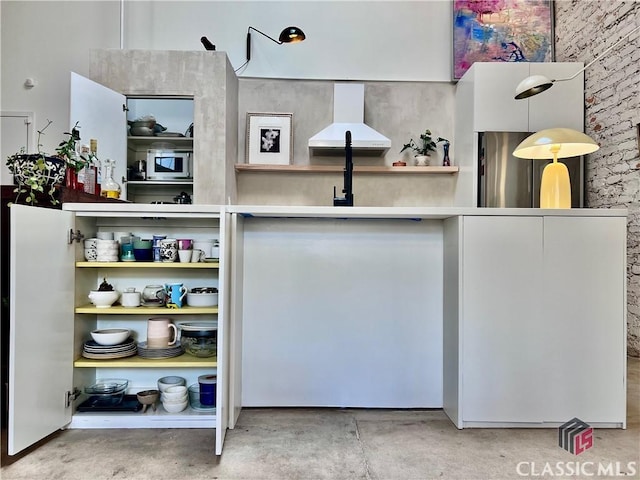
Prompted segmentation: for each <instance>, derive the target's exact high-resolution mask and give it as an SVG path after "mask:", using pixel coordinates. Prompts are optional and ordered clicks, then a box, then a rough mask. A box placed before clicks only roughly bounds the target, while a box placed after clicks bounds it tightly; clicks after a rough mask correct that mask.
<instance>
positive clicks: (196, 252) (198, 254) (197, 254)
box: [191, 248, 204, 263]
mask: <svg viewBox="0 0 640 480" xmlns="http://www.w3.org/2000/svg"><path fill="white" fill-rule="evenodd" d="M203 253H204V252H203V251H202V250H200V249H199V248H194V249H193V250H191V262H192V263H197V262H199V261H200V258H204V255H203Z"/></svg>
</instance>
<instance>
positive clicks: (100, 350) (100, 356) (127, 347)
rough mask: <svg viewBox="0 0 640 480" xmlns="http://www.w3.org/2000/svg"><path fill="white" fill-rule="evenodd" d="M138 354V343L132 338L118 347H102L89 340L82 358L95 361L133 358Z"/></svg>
mask: <svg viewBox="0 0 640 480" xmlns="http://www.w3.org/2000/svg"><path fill="white" fill-rule="evenodd" d="M137 352H138V347H137V346H136V341H135V340H134V339H133V338H131V337H129V338H128V339H127V340H125V341H124V342H123V343H119V344H118V345H100V344H99V343H97V342H96V341H94V340H88V341H87V342H85V343H84V345H83V347H82V356H83V357H85V358H91V359H93V360H112V359H114V358H125V357H132V356H133V355H135V354H136V353H137Z"/></svg>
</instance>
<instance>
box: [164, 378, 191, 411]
mask: <svg viewBox="0 0 640 480" xmlns="http://www.w3.org/2000/svg"><path fill="white" fill-rule="evenodd" d="M188 397H189V394H188V393H187V387H185V386H184V385H175V386H173V387H168V388H167V389H166V390H165V391H164V392H162V393H161V394H160V400H161V401H162V406H163V407H164V409H165V410H166V411H167V412H169V413H178V412H181V411H183V410H184V409H185V408H187V403H188V401H189V399H188Z"/></svg>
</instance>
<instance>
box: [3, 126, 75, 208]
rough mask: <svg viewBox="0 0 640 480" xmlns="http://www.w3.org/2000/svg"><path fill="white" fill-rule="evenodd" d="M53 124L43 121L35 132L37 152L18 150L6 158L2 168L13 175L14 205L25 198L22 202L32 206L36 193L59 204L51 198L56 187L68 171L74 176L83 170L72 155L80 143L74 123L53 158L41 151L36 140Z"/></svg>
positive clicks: (52, 202) (35, 201)
mask: <svg viewBox="0 0 640 480" xmlns="http://www.w3.org/2000/svg"><path fill="white" fill-rule="evenodd" d="M51 123H53V122H52V121H51V120H47V124H46V125H45V126H44V128H42V129H40V130H38V131H37V132H38V147H37V148H38V152H37V153H26V152H25V151H24V149H22V150H21V151H20V152H18V153H14V154H13V155H9V156H8V157H7V161H6V165H7V167H8V168H9V171H10V172H11V173H12V174H13V179H14V183H15V184H16V188H15V189H14V190H13V191H14V192H15V193H16V200H15V201H16V202H18V201H19V200H20V198H21V196H22V195H24V194H26V197H25V201H26V203H28V204H29V205H36V204H37V203H38V200H37V198H36V195H37V194H38V193H46V194H48V195H49V198H50V201H51V204H53V205H56V204H58V203H60V202H59V201H58V199H57V198H55V193H56V186H58V185H60V184H62V183H63V182H64V180H65V177H66V175H67V174H68V171H73V172H74V173H75V172H77V171H78V170H80V169H81V168H83V167H84V165H85V162H84V160H82V159H81V158H80V157H78V156H77V155H76V154H75V147H76V143H77V141H78V140H79V139H80V136H79V131H78V128H79V127H78V122H76V124H75V126H74V128H73V129H72V131H71V132H65V134H66V135H69V138H67V139H66V140H64V141H63V142H61V143H60V144H59V146H58V148H56V155H49V154H47V153H45V152H43V151H42V144H41V143H40V139H41V137H42V135H44V131H45V130H46V129H47V128H48V127H49V126H50V125H51Z"/></svg>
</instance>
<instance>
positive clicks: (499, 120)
mask: <svg viewBox="0 0 640 480" xmlns="http://www.w3.org/2000/svg"><path fill="white" fill-rule="evenodd" d="M472 68H475V77H474V84H475V91H474V105H473V118H474V131H476V132H528V131H529V119H528V115H529V107H528V103H527V102H526V101H521V100H515V99H514V98H513V97H514V93H513V92H515V90H516V87H517V86H518V83H520V82H521V81H522V80H523V79H524V78H526V77H527V76H528V75H529V64H528V63H479V64H478V63H476V64H474V65H473V67H472Z"/></svg>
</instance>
